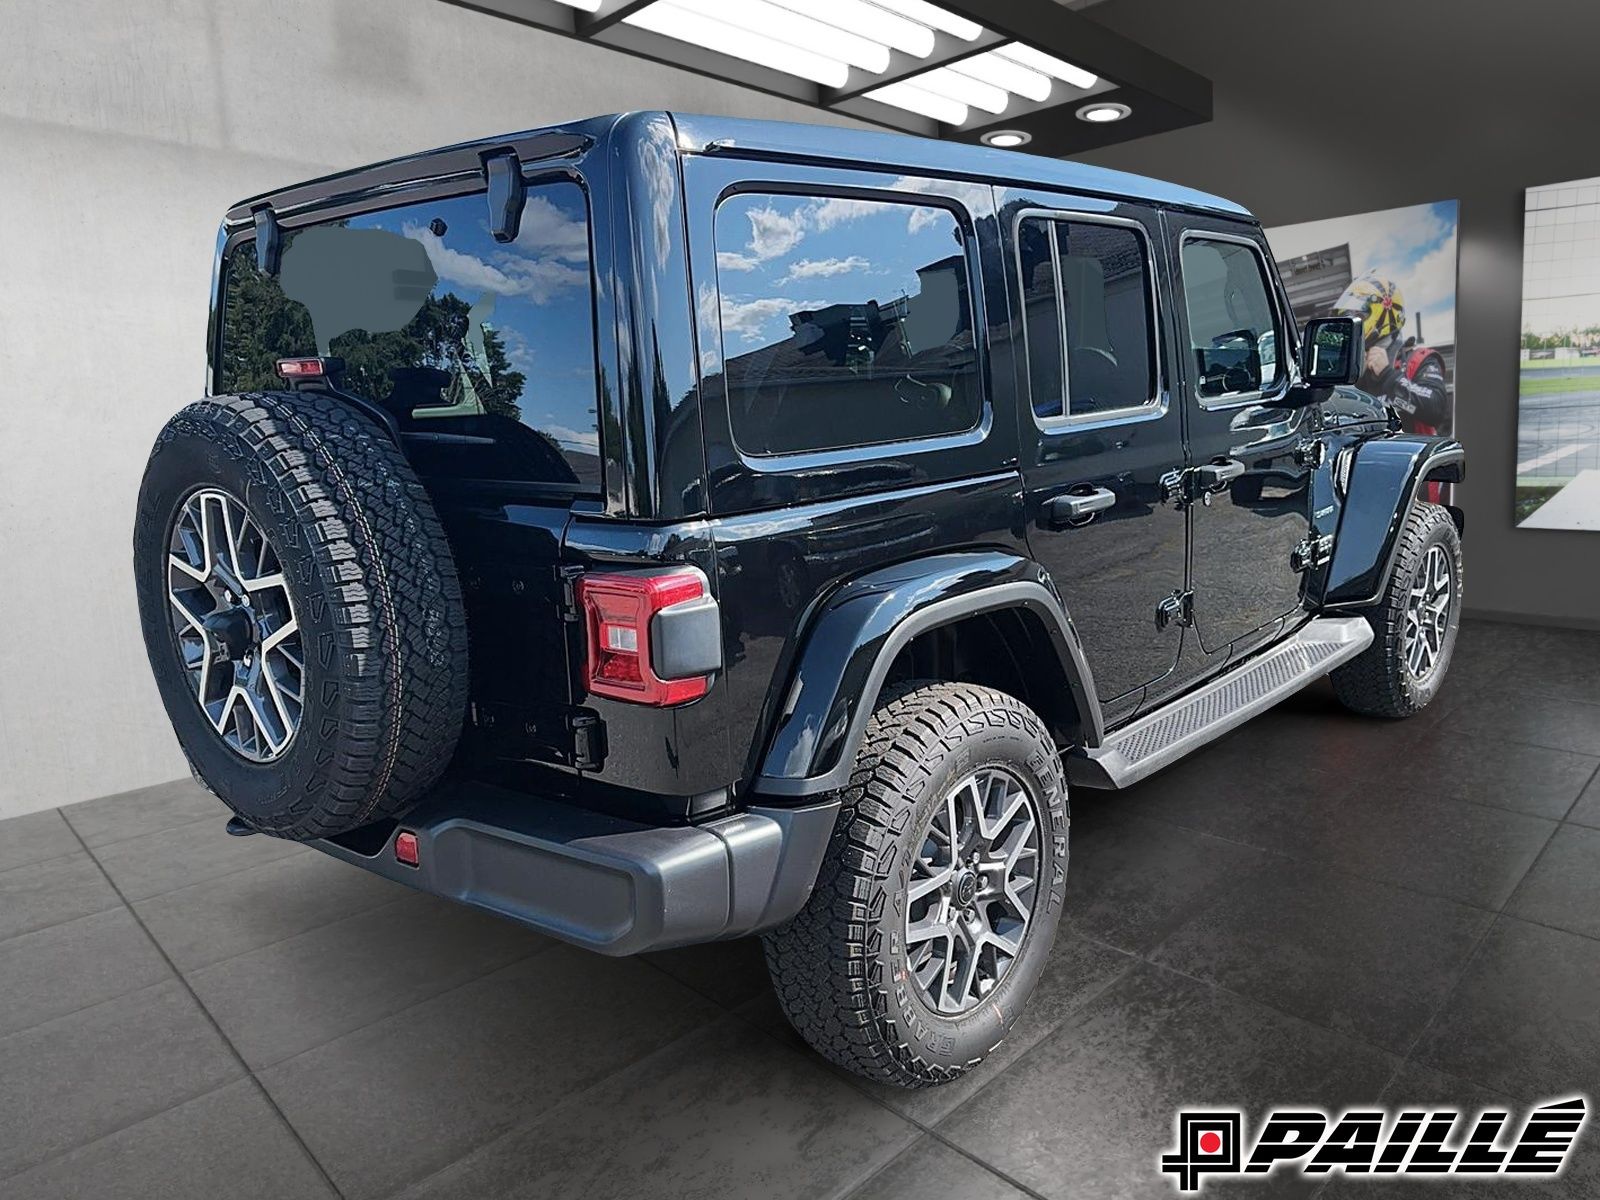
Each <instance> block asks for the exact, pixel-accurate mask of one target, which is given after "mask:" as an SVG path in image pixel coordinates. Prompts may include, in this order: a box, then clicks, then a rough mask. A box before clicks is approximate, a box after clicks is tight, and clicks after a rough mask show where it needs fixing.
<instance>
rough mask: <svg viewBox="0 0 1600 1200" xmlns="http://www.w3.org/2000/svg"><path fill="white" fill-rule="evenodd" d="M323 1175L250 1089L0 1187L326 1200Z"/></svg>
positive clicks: (170, 1199) (40, 1198) (9, 1195)
mask: <svg viewBox="0 0 1600 1200" xmlns="http://www.w3.org/2000/svg"><path fill="white" fill-rule="evenodd" d="M333 1195H334V1193H333V1190H332V1189H331V1188H329V1187H328V1184H327V1181H326V1180H324V1179H323V1177H322V1175H321V1173H320V1172H318V1170H317V1168H316V1166H315V1165H314V1164H313V1163H312V1162H311V1160H310V1159H309V1158H307V1157H306V1154H305V1151H304V1150H303V1149H301V1147H300V1145H299V1143H298V1142H296V1141H295V1139H294V1136H293V1134H291V1133H290V1132H289V1129H288V1127H287V1126H285V1125H284V1123H283V1122H282V1120H280V1119H279V1117H278V1114H277V1113H275V1112H273V1111H272V1107H271V1105H269V1104H268V1103H267V1101H266V1099H265V1098H264V1097H263V1096H262V1095H261V1091H260V1089H259V1088H257V1087H256V1085H255V1084H254V1083H252V1082H250V1081H249V1080H243V1079H242V1080H240V1081H238V1082H237V1083H230V1084H228V1085H227V1086H225V1087H223V1088H220V1089H218V1090H217V1091H214V1092H211V1093H209V1094H208V1095H204V1096H200V1097H197V1098H196V1099H194V1100H190V1101H188V1102H187V1103H185V1104H180V1105H178V1106H177V1107H176V1108H169V1109H168V1110H167V1111H166V1112H163V1113H160V1114H159V1115H157V1116H154V1117H151V1118H149V1119H148V1120H145V1121H140V1122H138V1123H137V1124H135V1125H130V1126H128V1127H127V1128H125V1129H121V1130H118V1131H117V1132H116V1133H113V1134H110V1135H109V1136H107V1137H104V1138H101V1139H100V1140H99V1141H97V1142H93V1143H91V1144H90V1145H87V1146H84V1147H82V1148H81V1149H78V1150H74V1151H72V1152H71V1153H68V1154H66V1155H63V1156H62V1157H60V1158H56V1159H52V1160H51V1161H50V1162H47V1163H44V1164H43V1165H42V1166H39V1167H36V1168H34V1169H33V1170H31V1171H26V1172H24V1173H23V1174H21V1175H17V1176H14V1177H12V1178H11V1179H8V1180H6V1181H5V1182H3V1183H0V1200H133V1198H138V1197H150V1198H151V1200H155V1198H157V1197H159V1200H219V1198H221V1197H226V1200H323V1198H327V1197H332V1196H333Z"/></svg>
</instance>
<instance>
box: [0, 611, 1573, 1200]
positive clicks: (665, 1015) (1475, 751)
mask: <svg viewBox="0 0 1600 1200" xmlns="http://www.w3.org/2000/svg"><path fill="white" fill-rule="evenodd" d="M1597 767H1600V634H1593V635H1589V634H1579V633H1573V632H1565V631H1557V630H1542V629H1532V628H1523V627H1517V626H1510V625H1496V624H1487V623H1469V624H1468V625H1467V627H1466V628H1465V630H1464V631H1463V634H1462V638H1461V643H1460V648H1459V652H1458V657H1457V661H1456V664H1455V667H1454V670H1453V672H1452V675H1451V678H1450V680H1449V681H1448V683H1447V685H1446V687H1445V689H1444V692H1443V694H1442V696H1441V697H1440V699H1439V701H1438V702H1437V703H1436V704H1435V705H1434V706H1433V707H1432V708H1430V709H1429V710H1428V711H1427V712H1426V713H1424V714H1423V715H1422V716H1421V717H1420V718H1418V719H1416V720H1414V721H1411V722H1406V723H1403V724H1384V723H1374V722H1370V721H1364V720H1360V719H1357V718H1354V717H1351V716H1348V715H1346V714H1344V713H1343V712H1342V711H1341V710H1340V709H1338V708H1337V706H1336V705H1335V703H1334V701H1333V699H1332V697H1331V694H1330V693H1328V692H1327V690H1326V689H1325V688H1317V689H1313V690H1312V691H1309V692H1307V693H1305V694H1304V695H1302V696H1300V697H1298V698H1296V699H1295V700H1293V701H1291V702H1289V703H1288V704H1287V705H1285V706H1283V707H1281V708H1280V709H1278V710H1277V711H1275V712H1273V713H1271V714H1269V715H1268V716H1266V717H1264V718H1262V719H1260V720H1258V721H1256V722H1255V723H1253V724H1251V725H1250V726H1247V727H1246V728H1244V729H1242V730H1240V731H1239V732H1237V733H1236V734H1234V735H1233V736H1231V737H1229V738H1227V739H1226V740H1224V741H1222V742H1220V743H1218V744H1217V745H1215V746H1213V747H1211V748H1209V749H1208V750H1206V751H1204V752H1202V753H1201V754H1200V755H1199V756H1197V757H1195V758H1194V759H1192V760H1191V761H1189V762H1187V763H1184V764H1181V765H1180V766H1179V767H1177V768H1176V769H1174V770H1172V771H1169V772H1167V773H1166V774H1164V775H1161V776H1158V777H1156V778H1154V779H1152V780H1149V781H1147V782H1146V783H1144V784H1142V785H1140V786H1139V787H1138V788H1136V789H1134V790H1132V791H1130V792H1128V793H1125V794H1123V795H1107V794H1101V793H1093V792H1087V791H1081V792H1078V793H1076V794H1075V795H1074V797H1073V818H1074V820H1073V844H1072V871H1071V876H1070V885H1069V907H1068V912H1067V915H1068V918H1069V919H1068V922H1067V923H1066V924H1065V925H1064V926H1063V929H1062V935H1061V938H1060V942H1059V944H1058V945H1057V947H1056V949H1055V953H1054V958H1053V960H1052V962H1051V963H1050V966H1049V969H1048V971H1047V973H1046V975H1045V977H1044V979H1043V981H1042V983H1041V985H1040V988H1039V991H1038V993H1037V994H1036V995H1035V997H1034V999H1033V1003H1032V1005H1031V1006H1030V1008H1029V1010H1028V1012H1027V1014H1026V1015H1025V1017H1024V1019H1023V1020H1022V1022H1021V1023H1020V1025H1019V1027H1018V1029H1017V1030H1016V1033H1015V1035H1014V1036H1013V1037H1012V1038H1011V1039H1010V1041H1009V1042H1008V1043H1007V1044H1006V1045H1004V1046H1003V1047H1001V1049H1000V1050H999V1051H998V1052H997V1053H996V1054H995V1055H994V1057H993V1059H992V1061H991V1062H989V1063H987V1064H985V1066H984V1067H983V1068H982V1069H980V1070H979V1071H977V1072H975V1073H974V1074H972V1075H970V1076H968V1077H967V1078H965V1079H962V1080H960V1081H958V1082H957V1083H955V1084H952V1085H949V1086H947V1087H944V1088H938V1089H933V1090H929V1091H921V1092H901V1091H896V1090H892V1089H888V1088H882V1087H877V1086H873V1085H869V1084H864V1083H861V1082H859V1081H856V1080H853V1079H850V1078H846V1077H845V1076H843V1075H841V1074H839V1073H837V1072H835V1071H833V1070H832V1069H830V1068H829V1067H827V1066H826V1065H824V1064H823V1063H822V1062H821V1061H820V1060H819V1059H817V1058H815V1057H813V1056H812V1055H810V1054H809V1053H808V1052H807V1051H806V1050H805V1048H804V1047H803V1046H802V1045H801V1044H800V1042H799V1041H798V1040H797V1039H796V1038H795V1037H794V1036H793V1035H792V1034H791V1033H790V1032H789V1030H788V1029H787V1027H786V1026H785V1024H784V1022H783V1019H782V1017H781V1016H780V1015H779V1013H778V1012H777V1009H776V1006H775V1004H774V1002H773V999H772V996H771V993H770V991H769V989H768V986H767V983H766V978H765V974H764V971H763V968H762V965H761V960H760V952H759V947H758V946H757V945H756V944H755V943H754V942H751V941H744V942H735V943H729V944H724V945H719V946H712V947H700V948H695V949H689V950H683V951H673V952H669V953H664V954H656V955H651V956H648V957H645V958H643V959H637V960H611V959H604V958H600V957H597V956H594V955H591V954H587V953H584V952H581V951H578V950H573V949H570V948H568V947H565V946H561V945H558V944H555V943H553V942H550V941H548V940H546V939H543V938H541V937H538V936H536V935H534V934H532V933H529V932H527V931H524V930H522V929H519V928H517V927H514V926H512V925H509V924H506V923H504V922H502V921H498V920H494V919H491V918H489V917H486V916H480V915H478V914H475V913H472V912H468V911H466V910H464V909H460V908H457V907H455V906H452V905H449V904H446V903H443V902H439V901H435V900H432V899H430V898H428V897H424V896H421V895H418V894H415V893H412V892H409V891H407V890H406V889H404V888H401V887H398V886H397V885H394V884H390V883H387V882H385V881H382V880H378V879H375V878H373V877H370V876H367V875H365V874H363V873H362V872H359V871H356V870H352V869H351V868H349V867H346V866H343V865H341V864H339V863H336V862H333V861H331V860H329V859H326V858H324V857H322V856H321V855H319V854H317V853H315V852H314V851H310V850H307V849H304V848H302V847H297V846H294V845H290V844H287V843H283V842H277V841H273V840H270V839H268V838H264V837H255V838H243V839H234V838H229V837H227V836H225V835H224V833H223V829H222V825H223V818H222V812H221V810H220V808H219V807H218V806H217V804H216V802H215V801H214V800H212V799H211V798H209V797H208V796H206V795H205V794H204V793H202V792H201V791H199V790H198V789H197V788H195V787H194V786H193V785H190V784H174V785H170V786H165V787H158V788H149V789H145V790H143V791H140V792H132V793H128V794H126V795H123V796H116V797H111V798H109V799H106V800H99V801H94V802H91V803H87V804H79V805H74V806H72V807H69V808H65V809H59V810H54V811H47V812H41V813H37V814H34V815H31V816H26V817H19V818H15V819H13V820H10V821H7V822H4V823H0V1197H3V1198H4V1200H45V1198H48V1197H74V1198H86V1197H87V1198H92V1197H102V1196H105V1197H145V1196H152V1197H154V1196H160V1197H162V1198H163V1200H183V1198H188V1197H194V1198H197V1200H213V1198H216V1197H224V1196H225V1197H229V1198H230V1200H244V1198H246V1197H264V1198H271V1200H292V1198H295V1197H302V1196H305V1197H314V1196H323V1197H325V1196H330V1195H341V1196H345V1197H351V1198H357V1200H369V1198H377V1197H388V1196H406V1197H417V1198H422V1197H461V1198H463V1200H468V1198H470V1200H486V1198H489V1197H501V1196H524V1197H580V1196H581V1197H587V1198H600V1197H655V1196H660V1197H669V1196H693V1197H697V1198H708V1197H807V1198H810V1197H828V1196H852V1197H856V1198H858V1200H862V1198H872V1200H887V1198H890V1197H911V1196H917V1197H920V1198H926V1197H929V1196H938V1197H948V1198H952V1200H961V1198H974V1200H979V1198H981V1200H987V1198H989V1197H995V1198H1012V1200H1014V1198H1016V1197H1020V1196H1044V1197H1074V1198H1077V1197H1113V1196H1117V1197H1120V1196H1130V1197H1133V1196H1153V1197H1165V1196H1169V1195H1172V1194H1173V1190H1172V1183H1171V1181H1170V1180H1169V1179H1168V1178H1167V1177H1165V1176H1162V1175H1160V1174H1158V1173H1157V1172H1156V1170H1155V1161H1156V1158H1157V1156H1158V1155H1159V1154H1160V1153H1161V1152H1162V1151H1164V1150H1165V1149H1167V1146H1168V1142H1169V1138H1170V1133H1171V1128H1172V1120H1173V1112H1174V1110H1175V1109H1176V1108H1177V1107H1178V1106H1180V1105H1183V1104H1186V1103H1187V1104H1195V1103H1202V1102H1216V1103H1222V1104H1228V1105H1236V1104H1243V1105H1244V1106H1246V1107H1247V1108H1248V1109H1250V1110H1253V1111H1259V1110H1260V1109H1262V1108H1264V1107H1266V1106H1268V1105H1270V1104H1273V1103H1289V1102H1297V1101H1298V1102H1306V1103H1315V1104H1321V1105H1325V1106H1339V1105H1341V1104H1344V1103H1353V1102H1360V1101H1373V1100H1378V1099H1382V1100H1384V1101H1393V1102H1402V1101H1420V1102H1438V1103H1460V1104H1463V1105H1466V1106H1469V1107H1470V1106H1472V1105H1474V1104H1485V1103H1492V1102H1497V1101H1503V1100H1505V1099H1511V1100H1514V1101H1517V1102H1521V1103H1528V1102H1532V1101H1537V1100H1541V1099H1547V1098H1552V1097H1556V1096H1562V1095H1566V1094H1568V1093H1570V1092H1572V1091H1574V1090H1583V1091H1587V1092H1590V1093H1596V1094H1600V779H1597V778H1596V768H1597ZM1315 1190H1316V1189H1315V1187H1308V1186H1306V1185H1304V1184H1303V1183H1301V1182H1299V1181H1295V1180H1291V1179H1289V1178H1287V1177H1283V1178H1275V1179H1274V1180H1273V1182H1272V1183H1271V1184H1269V1185H1258V1184H1251V1185H1249V1186H1247V1187H1244V1188H1242V1189H1239V1190H1238V1191H1237V1193H1235V1192H1232V1191H1229V1190H1228V1189H1224V1188H1221V1187H1217V1186H1215V1185H1213V1186H1212V1187H1211V1188H1209V1189H1208V1192H1210V1193H1211V1194H1241V1195H1243V1194H1250V1195H1258V1194H1259V1195H1277V1194H1297V1195H1299V1194H1311V1193H1313V1192H1315ZM1416 1190H1420V1191H1421V1192H1423V1193H1425V1194H1426V1195H1428V1196H1430V1197H1439V1196H1447V1195H1455V1194H1458V1193H1456V1192H1454V1191H1453V1190H1452V1187H1451V1185H1450V1184H1448V1183H1442V1184H1441V1183H1437V1182H1435V1183H1432V1184H1429V1185H1427V1186H1421V1187H1420V1188H1417V1189H1416ZM1396 1191H1401V1192H1404V1191H1405V1188H1404V1186H1403V1185H1401V1186H1399V1187H1396V1186H1395V1185H1392V1184H1391V1185H1388V1186H1382V1185H1373V1184H1370V1183H1368V1184H1362V1183H1352V1182H1345V1181H1341V1182H1340V1183H1338V1184H1337V1185H1335V1186H1330V1187H1326V1188H1325V1189H1324V1193H1325V1194H1326V1195H1327V1196H1329V1197H1332V1196H1335V1195H1337V1196H1345V1195H1348V1194H1354V1195H1361V1194H1367V1193H1377V1194H1382V1195H1390V1194H1394V1193H1395V1192H1396ZM1525 1193H1533V1194H1540V1195H1545V1194H1557V1195H1565V1196H1574V1197H1576V1196H1595V1195H1600V1131H1596V1130H1594V1129H1591V1130H1590V1132H1589V1136H1588V1140H1587V1142H1586V1143H1584V1144H1582V1145H1580V1147H1579V1150H1578V1152H1577V1161H1576V1164H1575V1166H1574V1167H1573V1169H1571V1170H1569V1172H1568V1174H1567V1176H1566V1177H1565V1178H1564V1179H1562V1180H1561V1181H1559V1182H1557V1183H1555V1184H1553V1185H1549V1186H1542V1187H1530V1186H1529V1185H1527V1184H1525V1183H1522V1184H1505V1183H1500V1184H1496V1183H1494V1182H1493V1181H1489V1182H1479V1183H1476V1184H1474V1185H1472V1187H1471V1189H1470V1193H1469V1194H1471V1195H1474V1196H1476V1195H1504V1194H1515V1195H1522V1194H1525ZM1463 1194H1466V1193H1463Z"/></svg>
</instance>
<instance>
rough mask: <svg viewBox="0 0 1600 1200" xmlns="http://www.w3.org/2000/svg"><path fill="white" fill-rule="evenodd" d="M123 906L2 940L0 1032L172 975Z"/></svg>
mask: <svg viewBox="0 0 1600 1200" xmlns="http://www.w3.org/2000/svg"><path fill="white" fill-rule="evenodd" d="M171 978H172V970H171V968H169V967H168V966H167V964H166V962H165V961H164V960H163V959H162V957H161V953H160V951H158V950H157V949H156V948H155V946H153V945H152V944H151V942H150V939H149V938H148V937H146V936H145V934H144V930H142V929H140V928H139V923H138V922H137V921H135V920H134V919H133V914H132V913H130V912H129V911H128V910H127V909H125V908H123V907H122V906H121V905H118V906H117V907H116V908H109V909H107V910H106V911H105V912H102V913H95V914H94V915H93V916H88V917H80V918H79V919H78V920H76V921H68V922H66V923H65V924H63V925H52V926H50V927H49V928H48V929H40V930H37V931H35V932H33V933H25V934H23V935H21V936H20V937H14V938H12V939H11V940H9V941H5V942H0V1037H4V1036H5V1035H6V1034H8V1033H16V1032H18V1031H20V1030H23V1029H27V1028H29V1027H30V1026H33V1025H38V1024H39V1023H41V1022H43V1021H50V1020H54V1019H55V1018H56V1017H61V1016H65V1015H66V1014H67V1013H72V1012H77V1011H78V1010H79V1009H82V1008H88V1007H90V1006H91V1005H95V1004H99V1003H100V1002H101V1001H103V1000H110V999H111V998H112V997H114V996H121V995H125V994H126V993H128V992H136V991H138V990H139V989H140V988H145V987H149V986H150V985H151V984H152V983H160V982H161V981H162V980H163V979H171Z"/></svg>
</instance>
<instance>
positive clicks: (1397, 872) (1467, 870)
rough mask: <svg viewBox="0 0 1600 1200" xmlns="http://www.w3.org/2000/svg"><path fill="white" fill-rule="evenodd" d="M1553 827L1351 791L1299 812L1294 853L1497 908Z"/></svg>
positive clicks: (1467, 807) (1443, 803) (1466, 807)
mask: <svg viewBox="0 0 1600 1200" xmlns="http://www.w3.org/2000/svg"><path fill="white" fill-rule="evenodd" d="M1555 829H1556V826H1555V825H1554V824H1553V823H1552V822H1550V821H1546V820H1543V819H1541V818H1539V817H1530V816H1526V815H1524V814H1522V813H1514V812H1506V811H1503V810H1500V809H1494V808H1488V807H1485V806H1484V805H1481V804H1464V803H1462V802H1461V801H1459V800H1441V799H1437V798H1435V797H1432V796H1418V795H1406V794H1401V793H1396V792H1388V791H1384V790H1381V789H1377V788H1372V787H1366V788H1359V787H1358V788H1357V789H1356V790H1355V791H1354V792H1352V793H1350V794H1349V795H1347V796H1345V797H1344V798H1343V799H1341V800H1338V801H1337V802H1329V803H1323V804H1315V805H1308V806H1307V807H1306V809H1305V812H1304V814H1303V816H1302V819H1301V823H1300V827H1299V833H1298V844H1297V849H1296V851H1295V856H1296V857H1298V858H1306V859H1311V860H1314V861H1318V862H1323V863H1328V864H1330V865H1332V866H1334V867H1336V868H1338V869H1340V870H1343V871H1348V872H1351V873H1352V874H1358V875H1368V876H1371V877H1372V878H1374V879H1381V880H1383V881H1385V882H1387V883H1395V884H1399V885H1401V886H1403V887H1411V888H1415V889H1416V890H1417V891H1420V892H1430V893H1432V894H1433V895H1436V896H1445V897H1448V898H1449V899H1451V900H1459V901H1461V902H1462V903H1463V904H1474V905H1477V906H1478V907H1480V908H1491V909H1498V908H1499V907H1500V906H1501V905H1503V904H1504V903H1505V902H1506V901H1507V900H1508V899H1509V898H1510V896H1511V893H1512V891H1513V890H1514V889H1515V888H1516V886H1517V884H1518V883H1519V882H1521V880H1522V877H1523V876H1524V875H1525V874H1527V871H1528V868H1529V867H1531V866H1532V865H1533V863H1534V860H1535V859H1536V858H1538V856H1539V851H1540V850H1542V849H1543V848H1544V844H1545V843H1546V842H1547V841H1549V840H1550V835H1551V834H1552V833H1554V832H1555Z"/></svg>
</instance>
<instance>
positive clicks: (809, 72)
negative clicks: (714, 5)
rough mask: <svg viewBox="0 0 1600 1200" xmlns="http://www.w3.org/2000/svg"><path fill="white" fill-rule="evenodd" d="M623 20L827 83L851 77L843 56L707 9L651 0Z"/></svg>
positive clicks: (835, 83)
mask: <svg viewBox="0 0 1600 1200" xmlns="http://www.w3.org/2000/svg"><path fill="white" fill-rule="evenodd" d="M623 21H624V22H626V23H627V24H629V25H634V26H637V27H638V28H640V29H648V30H650V31H651V32H652V33H659V34H661V35H662V36H663V37H669V38H675V39H676V40H678V41H680V42H687V43H688V44H690V45H692V46H703V47H705V48H706V49H707V50H715V51H717V52H718V53H720V54H727V55H731V56H732V57H734V58H742V59H744V60H745V61H746V62H752V63H756V64H758V65H760V66H763V67H770V68H771V69H772V70H774V71H782V72H783V73H785V74H787V75H797V76H799V77H800V78H802V79H809V80H811V81H812V82H814V83H820V84H822V85H823V86H825V87H843V86H844V85H845V81H846V80H848V79H849V78H850V67H849V65H848V64H846V63H845V62H843V61H842V60H840V59H837V58H829V57H826V56H824V55H821V54H816V53H814V52H812V51H810V50H804V49H802V48H800V47H799V46H794V45H790V44H789V43H787V42H781V41H778V40H777V39H776V38H772V37H768V36H766V35H765V34H760V33H753V32H751V31H750V30H748V29H741V28H740V27H739V26H737V25H730V24H728V23H727V22H726V21H721V20H718V19H717V18H715V17H708V16H706V15H705V14H704V13H700V12H695V11H693V10H692V9H688V8H682V7H680V6H678V5H677V4H673V3H667V2H666V0H656V3H654V4H647V5H645V7H643V8H641V9H639V10H637V11H636V12H632V13H629V14H628V15H627V16H626V17H624V18H623Z"/></svg>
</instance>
